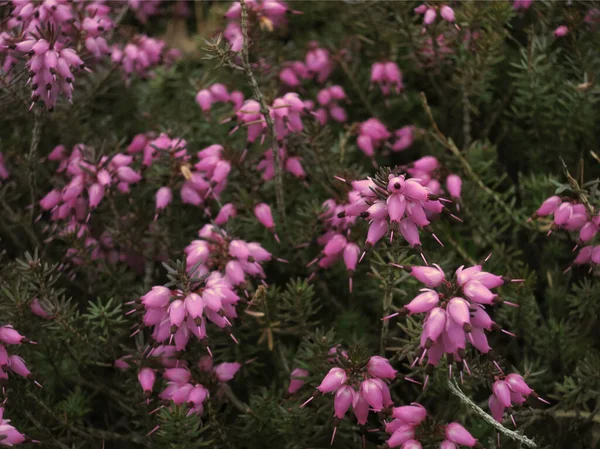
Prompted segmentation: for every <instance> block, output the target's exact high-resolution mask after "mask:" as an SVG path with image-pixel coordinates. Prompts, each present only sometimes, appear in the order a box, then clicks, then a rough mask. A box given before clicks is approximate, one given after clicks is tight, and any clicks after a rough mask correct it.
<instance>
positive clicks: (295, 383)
mask: <svg viewBox="0 0 600 449" xmlns="http://www.w3.org/2000/svg"><path fill="white" fill-rule="evenodd" d="M308 374H309V373H308V371H306V370H305V369H302V368H295V369H294V370H293V371H292V374H291V375H290V386H289V387H288V394H294V393H296V392H297V391H298V390H300V388H302V387H303V386H304V383H305V382H306V381H305V380H302V379H303V378H306V377H308Z"/></svg>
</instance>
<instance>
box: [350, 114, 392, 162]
mask: <svg viewBox="0 0 600 449" xmlns="http://www.w3.org/2000/svg"><path fill="white" fill-rule="evenodd" d="M390 137H391V133H390V132H389V131H388V130H387V128H386V127H385V125H384V124H383V123H381V122H380V121H379V120H377V119H376V118H370V119H368V120H367V121H365V122H362V123H361V124H360V127H359V135H358V139H357V144H358V147H359V148H360V149H361V151H362V152H363V153H365V155H366V156H369V157H373V156H374V155H375V149H377V148H379V147H381V145H382V144H383V142H384V141H386V140H387V139H389V138H390Z"/></svg>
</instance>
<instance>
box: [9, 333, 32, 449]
mask: <svg viewBox="0 0 600 449" xmlns="http://www.w3.org/2000/svg"><path fill="white" fill-rule="evenodd" d="M29 341H30V340H29V339H28V338H26V337H24V336H23V335H21V334H19V332H17V331H16V330H15V329H14V328H13V327H12V326H11V325H5V326H2V327H0V381H5V380H8V372H9V371H11V372H13V373H15V374H17V375H19V376H22V377H24V378H30V377H31V371H29V369H28V368H27V365H25V361H24V360H23V359H22V358H21V357H19V356H17V355H14V354H13V355H9V354H8V351H7V350H6V346H5V345H20V344H21V343H27V342H29ZM32 343H33V342H32ZM34 382H35V381H34ZM35 384H36V385H38V386H40V387H41V385H40V384H39V383H37V382H35ZM3 391H4V390H3ZM2 405H4V402H3V403H2ZM25 439H26V437H25V435H23V434H22V433H21V432H19V431H18V430H17V429H16V428H15V427H14V426H12V425H11V424H10V419H5V418H4V407H0V445H5V446H12V445H15V444H19V443H22V442H24V441H25Z"/></svg>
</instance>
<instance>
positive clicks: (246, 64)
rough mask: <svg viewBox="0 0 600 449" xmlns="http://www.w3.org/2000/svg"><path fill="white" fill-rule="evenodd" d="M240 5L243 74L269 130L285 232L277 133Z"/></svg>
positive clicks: (246, 18)
mask: <svg viewBox="0 0 600 449" xmlns="http://www.w3.org/2000/svg"><path fill="white" fill-rule="evenodd" d="M240 4H241V7H242V34H243V37H244V44H243V46H242V65H243V68H244V72H245V73H246V76H247V77H248V80H249V81H250V86H251V87H252V93H253V94H254V97H255V98H256V100H257V101H258V103H259V104H260V113H261V114H262V115H263V117H264V118H265V121H266V123H267V129H268V130H269V134H270V136H271V150H272V151H273V158H274V162H275V197H276V200H277V210H278V212H279V216H280V219H281V224H282V226H283V229H284V231H285V228H286V216H285V200H284V196H283V174H282V172H281V160H280V155H279V142H278V141H277V132H276V131H275V124H274V123H273V118H272V117H271V114H270V111H269V106H268V105H267V102H266V101H265V97H264V96H263V94H262V92H261V91H260V87H259V86H258V82H257V81H256V78H255V77H254V73H253V72H252V67H251V66H250V57H249V53H248V9H247V8H246V2H245V1H244V0H240Z"/></svg>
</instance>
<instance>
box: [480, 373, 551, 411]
mask: <svg viewBox="0 0 600 449" xmlns="http://www.w3.org/2000/svg"><path fill="white" fill-rule="evenodd" d="M492 392H493V393H492V395H491V396H490V397H489V399H488V406H489V408H490V412H491V414H492V416H493V417H494V419H495V420H496V421H498V422H502V418H503V415H504V410H505V409H507V408H508V409H512V408H513V407H514V406H515V405H522V404H524V403H525V400H526V398H527V397H528V396H533V397H535V398H537V399H538V400H540V401H541V402H544V403H546V404H548V401H546V400H545V399H543V398H541V397H540V396H538V394H537V393H536V392H535V391H533V389H532V388H531V387H529V385H527V383H526V382H525V380H524V379H523V377H522V376H520V375H519V374H515V373H512V374H508V375H507V376H505V375H504V374H502V375H500V376H497V377H496V381H495V382H494V383H493V384H492ZM511 418H512V415H511ZM513 422H514V420H513Z"/></svg>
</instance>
